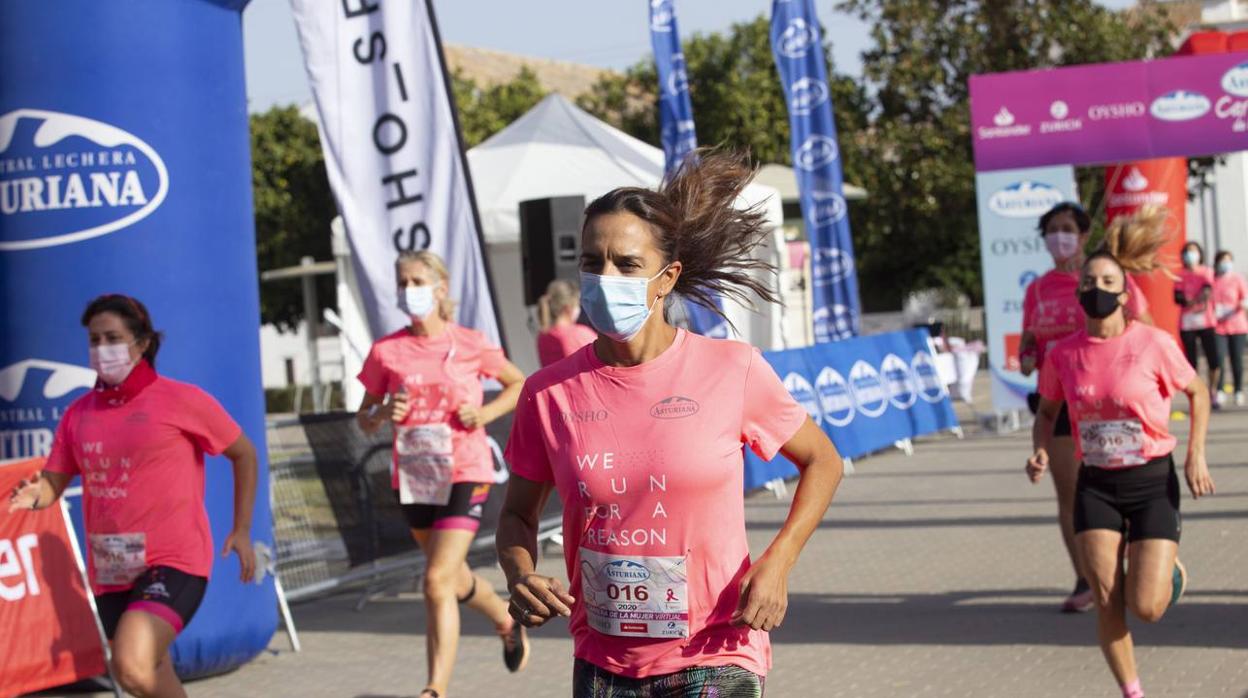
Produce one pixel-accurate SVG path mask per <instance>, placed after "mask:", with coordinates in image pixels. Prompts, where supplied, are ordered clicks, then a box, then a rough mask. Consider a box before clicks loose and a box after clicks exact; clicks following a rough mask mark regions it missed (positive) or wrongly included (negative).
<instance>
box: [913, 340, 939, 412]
mask: <svg viewBox="0 0 1248 698" xmlns="http://www.w3.org/2000/svg"><path fill="white" fill-rule="evenodd" d="M910 372H911V373H912V374H913V375H914V379H915V381H916V382H918V384H919V397H921V398H923V399H924V400H925V401H927V402H930V403H937V402H940V401H941V400H943V399H945V396H946V395H947V394H948V393H946V392H945V382H944V381H943V380H942V379H941V377H940V371H939V370H937V369H936V361H935V360H934V359H932V356H931V354H928V353H927V352H925V351H917V352H915V353H914V358H913V359H910Z"/></svg>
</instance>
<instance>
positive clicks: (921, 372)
mask: <svg viewBox="0 0 1248 698" xmlns="http://www.w3.org/2000/svg"><path fill="white" fill-rule="evenodd" d="M763 356H764V358H766V359H767V363H769V364H771V367H772V368H773V369H775V371H776V374H777V375H779V376H780V379H781V380H782V381H783V382H784V387H785V388H786V389H788V391H789V394H790V395H792V396H793V398H794V399H795V400H797V401H798V403H799V404H801V405H802V406H803V407H804V408H806V411H807V412H808V413H809V414H810V417H811V419H813V420H815V423H816V424H818V425H819V426H820V427H821V428H822V429H823V430H824V432H826V433H827V434H828V436H829V437H830V438H831V439H832V443H834V444H836V450H837V451H839V452H840V454H841V455H842V456H843V457H845V458H857V457H859V456H862V455H865V454H868V453H872V452H874V451H879V450H881V449H884V448H888V447H890V446H892V445H893V444H895V443H896V442H898V441H901V440H902V439H909V438H914V437H917V436H922V435H924V434H931V433H934V432H938V431H943V430H945V429H953V428H954V427H957V426H958V420H957V417H956V416H955V415H954V413H953V403H952V402H951V401H950V399H949V393H948V391H946V389H945V386H944V384H943V383H942V382H941V380H940V376H939V374H938V373H937V371H936V361H935V358H934V357H933V355H932V349H931V341H930V338H929V336H928V334H927V330H923V329H918V330H907V331H905V332H890V333H888V334H879V335H871V336H869V337H857V338H854V339H847V340H844V341H840V342H836V343H833V344H816V345H814V346H810V347H805V348H802V349H786V350H783V351H772V352H764V353H763ZM745 455H746V458H745V487H746V489H747V490H748V489H754V488H756V487H761V486H762V485H763V483H765V482H767V481H768V480H773V479H775V478H780V477H791V476H794V475H796V474H797V469H796V468H794V467H793V465H792V464H791V463H789V461H788V460H787V459H786V458H785V457H784V456H776V458H774V459H773V460H772V461H770V462H767V461H764V460H762V459H761V458H759V457H758V456H756V455H754V454H753V453H752V452H750V451H749V449H746V454H745Z"/></svg>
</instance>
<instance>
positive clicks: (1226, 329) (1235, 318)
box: [1213, 271, 1248, 334]
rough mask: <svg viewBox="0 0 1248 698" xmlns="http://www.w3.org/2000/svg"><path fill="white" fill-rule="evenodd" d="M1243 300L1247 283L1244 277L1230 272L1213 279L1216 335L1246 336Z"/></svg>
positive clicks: (1247, 293) (1247, 325) (1247, 323)
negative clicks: (1216, 321) (1216, 322)
mask: <svg viewBox="0 0 1248 698" xmlns="http://www.w3.org/2000/svg"><path fill="white" fill-rule="evenodd" d="M1245 300H1248V282H1245V281H1244V277H1242V276H1240V275H1239V274H1236V273H1235V272H1233V271H1232V272H1228V273H1226V274H1222V275H1221V276H1218V277H1216V278H1214V280H1213V309H1214V313H1215V314H1216V315H1217V317H1218V334H1248V315H1246V314H1245V313H1244V301H1245Z"/></svg>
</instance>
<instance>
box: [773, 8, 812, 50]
mask: <svg viewBox="0 0 1248 698" xmlns="http://www.w3.org/2000/svg"><path fill="white" fill-rule="evenodd" d="M771 44H772V46H775V47H776V51H778V52H779V53H780V55H782V56H786V57H788V58H802V57H804V56H805V55H806V52H807V51H809V50H810V48H811V47H812V46H818V45H819V31H818V30H817V29H816V28H815V27H814V25H812V24H810V23H808V22H807V21H806V20H804V19H802V18H801V17H794V18H793V19H791V20H789V24H788V26H786V27H785V28H784V31H782V32H780V36H779V37H778V38H776V39H775V40H773V41H772V42H771Z"/></svg>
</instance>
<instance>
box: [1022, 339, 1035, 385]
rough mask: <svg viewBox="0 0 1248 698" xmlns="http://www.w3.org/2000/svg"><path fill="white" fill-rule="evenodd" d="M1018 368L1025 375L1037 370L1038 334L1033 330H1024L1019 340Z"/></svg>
mask: <svg viewBox="0 0 1248 698" xmlns="http://www.w3.org/2000/svg"><path fill="white" fill-rule="evenodd" d="M1018 370H1019V373H1022V374H1023V375H1024V376H1030V375H1031V373H1032V371H1035V370H1036V335H1034V334H1032V333H1031V330H1023V336H1022V337H1020V338H1019V340H1018Z"/></svg>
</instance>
